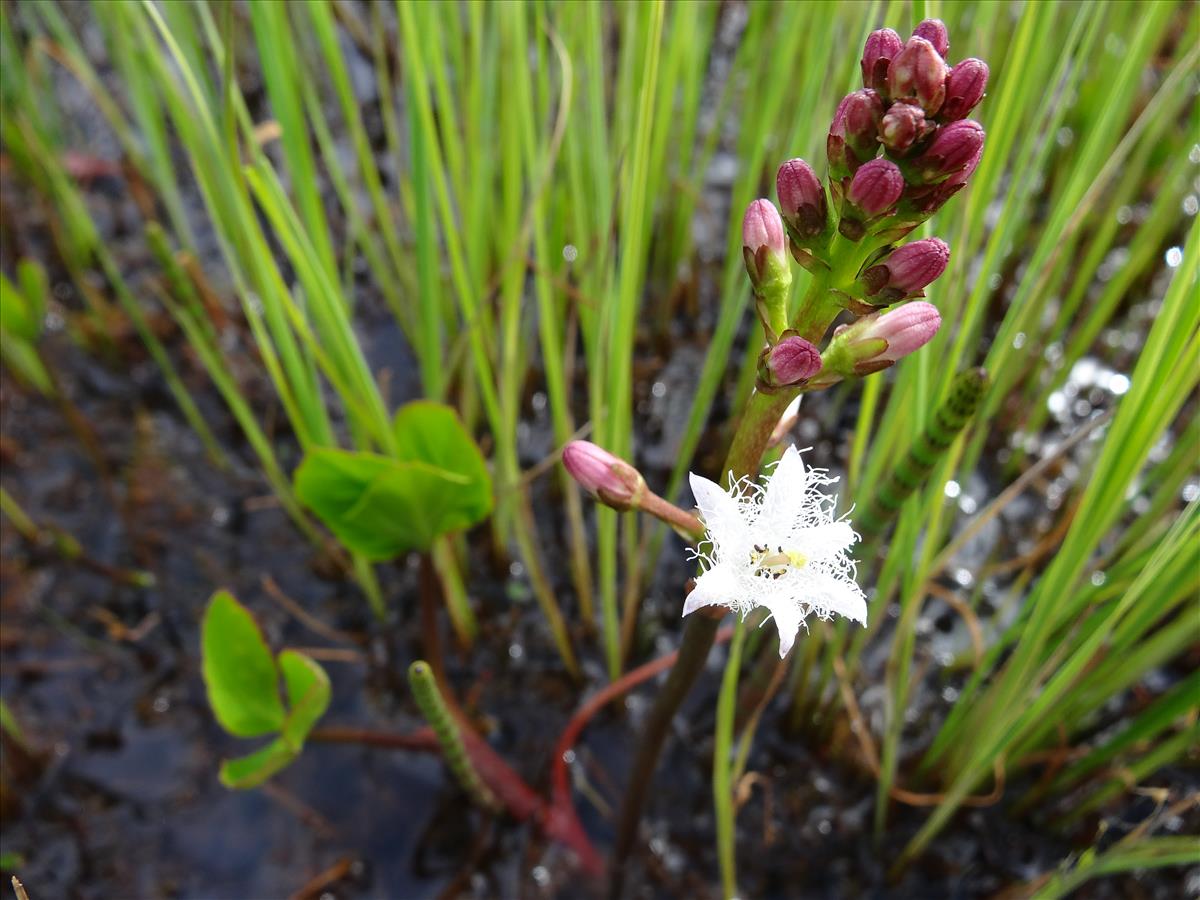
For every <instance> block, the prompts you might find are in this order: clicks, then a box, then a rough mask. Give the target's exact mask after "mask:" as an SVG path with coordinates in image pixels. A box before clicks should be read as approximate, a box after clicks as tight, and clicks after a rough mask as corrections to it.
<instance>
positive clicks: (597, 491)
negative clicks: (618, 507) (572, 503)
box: [562, 441, 642, 504]
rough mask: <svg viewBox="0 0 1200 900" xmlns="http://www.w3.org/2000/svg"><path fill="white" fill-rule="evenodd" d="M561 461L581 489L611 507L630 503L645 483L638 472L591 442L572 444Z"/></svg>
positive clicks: (564, 450)
mask: <svg viewBox="0 0 1200 900" xmlns="http://www.w3.org/2000/svg"><path fill="white" fill-rule="evenodd" d="M562 461H563V466H564V467H565V468H566V470H567V472H569V473H570V475H571V477H572V478H574V479H575V480H576V481H577V482H579V486H580V487H582V488H583V489H584V490H586V491H587V492H588V493H590V494H592V495H594V496H597V497H600V498H602V499H603V500H604V501H605V502H606V503H609V504H620V503H629V502H631V501H632V500H633V499H634V498H635V496H636V493H637V490H638V486H639V484H640V483H641V480H642V476H641V474H640V473H639V472H638V470H637V469H635V468H634V467H633V466H631V465H630V464H629V463H627V462H625V460H623V459H620V458H619V457H616V456H613V455H612V454H611V453H609V452H608V451H607V450H604V449H603V448H601V447H597V446H596V445H595V444H593V443H591V442H590V441H571V443H569V444H567V446H566V447H564V448H563V453H562Z"/></svg>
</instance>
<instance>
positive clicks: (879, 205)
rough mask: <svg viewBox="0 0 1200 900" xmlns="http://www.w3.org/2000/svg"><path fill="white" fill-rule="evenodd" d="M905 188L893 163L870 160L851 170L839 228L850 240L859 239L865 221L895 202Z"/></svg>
mask: <svg viewBox="0 0 1200 900" xmlns="http://www.w3.org/2000/svg"><path fill="white" fill-rule="evenodd" d="M903 191H904V176H903V175H902V174H901V172H900V169H899V168H898V167H897V166H896V164H895V163H893V162H889V161H888V160H886V159H873V160H871V161H870V162H867V163H863V165H862V167H861V168H860V169H859V170H858V171H857V172H855V173H854V178H853V179H852V180H851V181H850V187H849V188H848V189H847V191H846V202H845V204H844V205H843V209H842V217H841V221H840V222H839V223H838V230H839V231H841V233H842V234H843V235H844V236H845V237H847V238H849V239H850V240H852V241H857V240H861V239H862V237H863V235H864V234H866V232H867V224H868V223H869V222H870V221H871V220H872V219H876V218H878V217H880V216H882V215H884V214H886V213H887V212H888V211H889V210H891V209H892V207H894V206H895V205H896V201H897V200H899V199H900V195H901V193H903Z"/></svg>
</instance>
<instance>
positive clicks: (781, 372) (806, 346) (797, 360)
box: [767, 336, 821, 385]
mask: <svg viewBox="0 0 1200 900" xmlns="http://www.w3.org/2000/svg"><path fill="white" fill-rule="evenodd" d="M767 365H768V366H769V368H770V370H771V375H772V376H773V377H774V379H775V381H776V383H778V384H781V385H787V384H799V383H800V382H801V381H806V380H808V379H809V378H812V377H813V376H814V375H816V374H817V373H818V372H819V371H821V352H820V351H819V350H818V349H817V348H816V347H814V346H813V345H812V344H811V343H809V342H808V341H806V340H805V339H804V338H802V337H798V336H792V337H786V338H784V339H783V340H782V341H780V342H779V343H778V344H776V345H775V346H774V347H772V348H771V352H770V355H769V357H768V361H767Z"/></svg>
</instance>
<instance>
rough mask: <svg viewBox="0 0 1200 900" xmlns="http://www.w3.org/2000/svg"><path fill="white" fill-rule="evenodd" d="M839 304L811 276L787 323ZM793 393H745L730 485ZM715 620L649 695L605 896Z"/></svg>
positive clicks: (822, 323)
mask: <svg viewBox="0 0 1200 900" xmlns="http://www.w3.org/2000/svg"><path fill="white" fill-rule="evenodd" d="M839 308H840V307H839V306H838V305H837V304H836V303H834V302H832V301H831V300H830V299H829V298H828V293H827V281H826V278H825V277H823V276H817V277H814V278H813V280H812V283H811V284H810V285H809V288H808V291H807V293H806V294H805V297H804V300H803V301H802V302H801V304H800V311H799V314H798V315H797V317H796V319H795V320H793V327H794V328H795V329H796V330H797V331H798V332H800V335H801V336H802V337H804V338H805V339H807V340H810V341H812V342H813V343H816V342H818V341H820V340H821V338H822V337H823V336H824V334H825V332H826V331H827V330H828V328H829V325H830V323H831V322H832V321H833V320H834V318H835V317H836V316H837V313H838V310H839ZM798 393H800V390H797V389H791V390H783V391H779V392H777V393H774V394H764V393H762V392H761V391H755V392H754V393H753V394H751V395H750V400H749V401H748V402H747V403H746V409H745V411H744V412H743V413H742V419H741V421H740V422H739V423H738V428H737V431H736V433H735V434H734V436H733V443H732V444H731V445H730V448H729V453H728V454H727V455H726V457H725V465H724V466H723V467H722V473H723V474H724V475H725V476H727V477H728V478H729V479H730V483H733V482H736V481H737V480H738V479H739V478H742V477H745V476H751V475H754V474H756V473H757V472H758V467H759V464H760V462H761V461H762V457H763V453H764V452H766V449H767V444H768V443H769V442H770V440H771V432H772V431H774V430H775V426H776V425H777V424H778V423H779V418H780V416H782V415H783V412H784V410H785V409H787V405H788V404H789V403H791V402H792V400H793V399H794V398H795V396H796V395H797V394H798ZM710 609H713V608H711V607H710ZM716 609H719V607H718V608H716ZM718 621H719V619H717V618H713V617H711V616H710V615H705V611H704V610H701V611H698V612H697V613H696V614H694V615H692V616H690V617H689V618H688V623H687V626H686V627H685V628H684V632H683V639H682V640H681V642H680V646H679V660H678V661H677V662H676V663H675V666H674V667H673V668H672V669H671V674H670V675H669V676H668V677H667V681H666V683H665V684H664V685H663V688H662V690H661V691H660V692H659V694H658V697H656V698H655V701H654V707H653V708H652V709H651V710H650V713H649V715H648V716H647V718H646V724H645V727H644V729H643V731H642V735H641V738H640V740H639V742H638V749H637V753H636V755H635V756H634V760H633V765H632V767H631V769H630V774H629V784H628V786H627V787H626V788H625V796H624V798H623V799H622V800H621V810H620V814H619V815H618V818H617V838H616V843H615V845H614V846H613V854H612V861H611V866H610V881H609V893H610V896H614V897H615V896H618V895H619V894H620V890H621V879H622V875H623V872H622V869H623V866H624V863H625V860H626V858H627V857H628V856H629V851H630V850H631V849H632V848H633V841H634V838H635V837H636V835H637V826H638V822H639V821H640V820H641V817H642V806H643V804H644V803H645V798H646V794H647V793H648V791H649V788H650V784H651V780H652V779H653V776H654V770H655V769H656V768H657V766H658V758H659V754H660V753H661V752H662V745H663V741H664V740H666V736H667V732H668V730H669V729H670V724H671V720H672V719H673V718H674V717H675V714H676V713H677V712H678V711H679V707H680V706H681V705H682V704H683V701H684V698H686V697H687V695H688V693H689V691H691V688H692V685H693V683H695V680H696V678H697V677H698V676H699V675H700V671H701V670H702V669H703V668H704V662H705V660H706V659H707V658H708V651H709V650H710V649H711V647H712V643H713V637H714V636H715V635H716V633H717V624H718ZM735 687H736V682H735Z"/></svg>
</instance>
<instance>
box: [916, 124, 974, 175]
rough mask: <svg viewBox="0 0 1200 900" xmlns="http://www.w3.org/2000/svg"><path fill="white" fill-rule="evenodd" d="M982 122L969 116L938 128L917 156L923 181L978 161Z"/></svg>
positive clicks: (948, 173)
mask: <svg viewBox="0 0 1200 900" xmlns="http://www.w3.org/2000/svg"><path fill="white" fill-rule="evenodd" d="M984 137H985V133H984V130H983V126H982V125H980V124H979V123H978V122H976V121H974V120H973V119H959V120H958V121H957V122H951V123H950V124H948V125H944V126H942V127H941V128H939V129H938V131H937V134H936V135H935V136H934V138H933V143H932V144H930V145H929V148H928V149H927V150H926V151H925V152H924V153H923V154H921V156H920V157H918V159H917V163H918V165H919V167H920V171H921V175H922V177H924V179H925V180H926V182H934V181H938V180H939V179H942V178H945V177H946V176H948V175H953V174H954V173H956V172H959V171H961V170H962V169H965V168H966V167H967V166H969V165H971V163H972V161H974V162H975V164H976V165H977V164H978V156H979V154H980V152H981V151H982V150H983V139H984Z"/></svg>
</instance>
